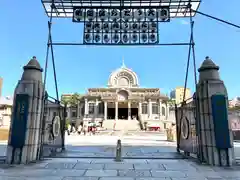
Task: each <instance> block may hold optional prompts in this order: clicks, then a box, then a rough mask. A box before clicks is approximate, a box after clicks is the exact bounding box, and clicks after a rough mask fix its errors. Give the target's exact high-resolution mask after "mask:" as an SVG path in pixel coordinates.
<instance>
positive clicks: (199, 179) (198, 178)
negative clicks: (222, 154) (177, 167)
mask: <svg viewBox="0 0 240 180" xmlns="http://www.w3.org/2000/svg"><path fill="white" fill-rule="evenodd" d="M171 179H172V180H207V178H204V177H185V178H171Z"/></svg>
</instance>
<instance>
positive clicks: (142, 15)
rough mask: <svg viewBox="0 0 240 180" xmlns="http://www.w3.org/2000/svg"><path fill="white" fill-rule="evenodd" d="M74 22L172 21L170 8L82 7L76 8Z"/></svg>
mask: <svg viewBox="0 0 240 180" xmlns="http://www.w3.org/2000/svg"><path fill="white" fill-rule="evenodd" d="M72 20H73V22H85V21H101V22H105V21H111V22H118V21H124V22H133V21H137V22H139V21H155V22H168V21H170V11H169V7H158V8H143V9H134V8H121V9H120V8H113V9H104V8H101V9H97V8H95V9H87V8H82V7H74V9H73V19H72Z"/></svg>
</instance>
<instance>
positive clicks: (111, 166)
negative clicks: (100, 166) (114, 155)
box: [104, 163, 133, 170]
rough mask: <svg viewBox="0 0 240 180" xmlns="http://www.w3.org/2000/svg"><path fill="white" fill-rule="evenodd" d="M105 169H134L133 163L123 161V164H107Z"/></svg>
mask: <svg viewBox="0 0 240 180" xmlns="http://www.w3.org/2000/svg"><path fill="white" fill-rule="evenodd" d="M104 169H106V170H110V169H117V170H121V169H125V170H127V169H133V164H128V163H122V164H118V163H116V164H105V167H104Z"/></svg>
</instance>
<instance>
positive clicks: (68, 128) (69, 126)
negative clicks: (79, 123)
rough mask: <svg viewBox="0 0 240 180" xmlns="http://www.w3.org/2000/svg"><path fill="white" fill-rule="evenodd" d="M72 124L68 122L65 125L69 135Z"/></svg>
mask: <svg viewBox="0 0 240 180" xmlns="http://www.w3.org/2000/svg"><path fill="white" fill-rule="evenodd" d="M71 128H72V126H71V125H70V124H68V125H67V134H68V135H70V132H71Z"/></svg>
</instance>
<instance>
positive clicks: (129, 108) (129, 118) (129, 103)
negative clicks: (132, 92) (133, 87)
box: [128, 101, 132, 120]
mask: <svg viewBox="0 0 240 180" xmlns="http://www.w3.org/2000/svg"><path fill="white" fill-rule="evenodd" d="M131 119H132V118H131V101H128V120H131Z"/></svg>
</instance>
